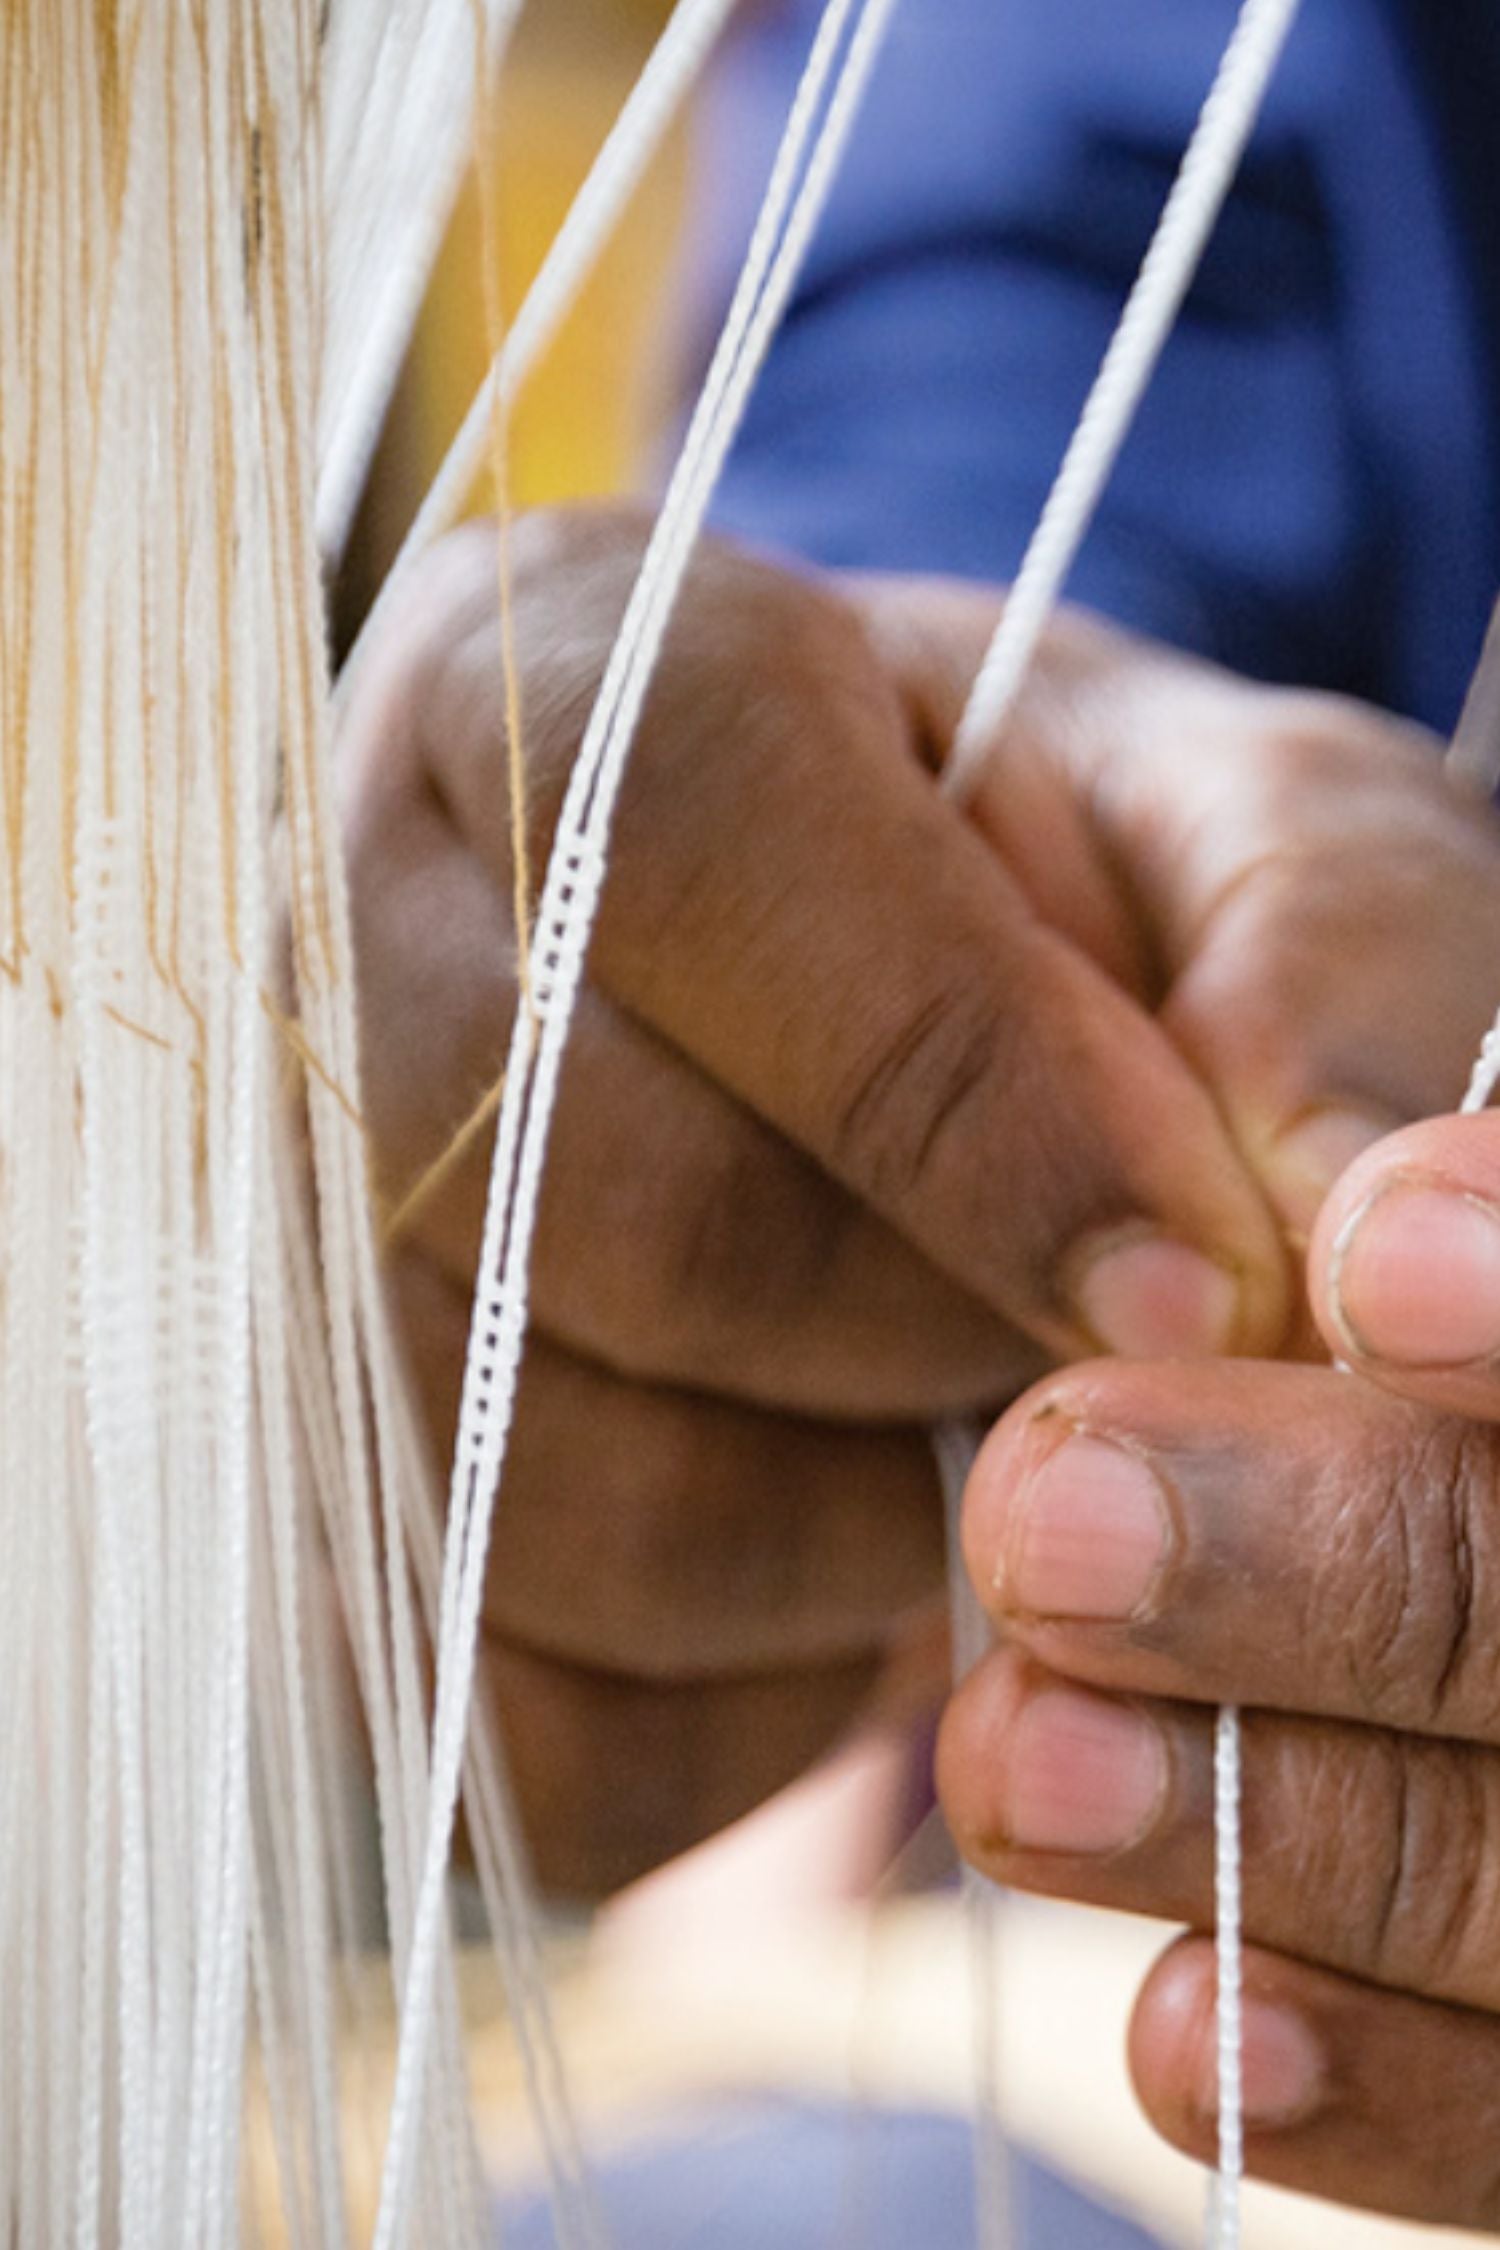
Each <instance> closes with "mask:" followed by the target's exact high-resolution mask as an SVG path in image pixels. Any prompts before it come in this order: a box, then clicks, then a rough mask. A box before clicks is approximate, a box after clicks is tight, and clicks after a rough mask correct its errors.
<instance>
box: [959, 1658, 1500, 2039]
mask: <svg viewBox="0 0 1500 2250" xmlns="http://www.w3.org/2000/svg"><path fill="white" fill-rule="evenodd" d="M1242 1726H1243V1772H1244V1789H1243V1804H1242V1815H1241V1824H1242V1837H1243V1871H1244V1873H1243V1882H1244V1928H1245V1935H1246V1937H1247V1938H1248V1939H1249V1940H1250V1941H1251V1942H1253V1943H1254V1944H1256V1945H1264V1946H1269V1947H1271V1948H1272V1949H1273V1950H1274V1951H1277V1952H1286V1953H1291V1952H1295V1953H1296V1954H1297V1955H1298V1956H1299V1957H1300V1958H1302V1959H1304V1960H1310V1961H1317V1962H1321V1963H1322V1964H1323V1965H1324V1966H1325V1967H1328V1968H1333V1969H1337V1970H1339V1971H1341V1972H1343V1973H1345V1974H1348V1975H1351V1976H1358V1977H1363V1978H1365V1979H1367V1980H1368V1981H1369V1982H1371V1983H1374V1984H1379V1985H1383V1986H1387V1987H1389V1988H1391V1989H1392V1990H1397V1991H1406V1992H1413V1993H1417V1994H1421V1995H1424V1996H1426V1997H1427V1998H1430V1999H1436V2000H1446V2001H1452V2002H1454V2003H1456V2004H1458V2005H1460V2006H1467V2007H1483V2008H1494V2007H1497V2006H1500V1887H1497V1884H1496V1881H1495V1870H1496V1868H1497V1866H1500V1755H1497V1753H1495V1752H1494V1751H1491V1750H1480V1749H1475V1748H1472V1747H1468V1746H1465V1745H1459V1744H1454V1743H1447V1742H1433V1741H1428V1740H1424V1739H1422V1738H1420V1737H1417V1736H1414V1735H1399V1734H1391V1733H1387V1732H1383V1731H1381V1730H1379V1729H1377V1728H1373V1727H1354V1726H1341V1725H1338V1724H1336V1723H1334V1722H1332V1721H1325V1720H1299V1719H1288V1718H1284V1717H1281V1716H1277V1715H1272V1714H1269V1713H1264V1712H1247V1713H1245V1714H1244V1717H1243V1721H1242ZM938 1773H939V1786H940V1790H941V1794H942V1798H943V1803H944V1806H945V1809H946V1811H947V1815H948V1819H949V1822H950V1825H951V1826H952V1828H953V1832H954V1836H955V1838H956V1840H957V1842H958V1845H959V1848H960V1850H961V1851H962V1852H963V1854H964V1856H965V1858H967V1859H969V1860H970V1861H972V1863H973V1864H974V1865H975V1866H976V1867H978V1868H979V1869H980V1870H981V1871H982V1872H983V1873H985V1874H987V1875H989V1876H991V1877H992V1878H993V1879H994V1880H995V1881H997V1882H1002V1883H1005V1884H1008V1885H1009V1886H1010V1887H1011V1888H1013V1889H1017V1890H1034V1891H1046V1892H1050V1893H1052V1894H1054V1895H1056V1896H1059V1897H1064V1898H1074V1899H1080V1900H1086V1901H1088V1902H1090V1903H1092V1904H1094V1905H1099V1906H1112V1907H1117V1908H1121V1909H1124V1910H1126V1911H1129V1912H1133V1913H1140V1914H1152V1915H1157V1916H1160V1917H1162V1918H1163V1919H1165V1920H1168V1921H1178V1922H1187V1923H1191V1924H1194V1925H1196V1926H1197V1927H1199V1928H1204V1927H1208V1926H1211V1924H1212V1922H1213V1918H1214V1822H1213V1796H1214V1716H1213V1714H1212V1713H1211V1712H1209V1711H1205V1710H1203V1709H1201V1708H1198V1707H1195V1706H1192V1705H1189V1704H1181V1703H1163V1702H1151V1701H1146V1700H1144V1699H1141V1700H1137V1699H1130V1700H1125V1699H1121V1698H1118V1697H1111V1696H1104V1695H1100V1694H1099V1693H1097V1691H1095V1690H1093V1689H1091V1688H1082V1687H1078V1686H1076V1685H1075V1684H1074V1683H1072V1682H1071V1681H1068V1680H1065V1679H1063V1678H1062V1677H1061V1676H1060V1675H1058V1674H1056V1673H1053V1672H1049V1671H1048V1670H1046V1669H1045V1668H1044V1667H1043V1666H1041V1665H1039V1664H1037V1663H1036V1662H1035V1660H1034V1659H1033V1658H1031V1657H1028V1656H1026V1655H1025V1654H1024V1653H1023V1652H1022V1651H1019V1650H1014V1649H1006V1650H1002V1651H999V1652H996V1653H995V1654H994V1655H992V1656H990V1657H989V1658H987V1659H986V1660H985V1662H984V1663H983V1664H981V1665H980V1666H979V1667H978V1668H977V1669H976V1670H975V1671H974V1672H973V1673H971V1674H970V1675H969V1676H968V1678H966V1680H965V1681H964V1683H963V1685H962V1687H961V1688H960V1689H959V1690H958V1692H957V1694H956V1696H955V1698H954V1700H953V1702H952V1704H951V1705H950V1707H949V1710H948V1712H947V1714H946V1716H945V1718H944V1722H943V1728H942V1733H941V1737H940V1746H939V1763H938Z"/></svg>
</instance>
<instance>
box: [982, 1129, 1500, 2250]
mask: <svg viewBox="0 0 1500 2250" xmlns="http://www.w3.org/2000/svg"><path fill="white" fill-rule="evenodd" d="M1456 1220H1457V1221H1462V1220H1467V1221H1468V1222H1469V1232H1470V1233H1472V1234H1474V1235H1475V1236H1476V1239H1475V1240H1474V1241H1473V1242H1472V1243H1467V1242H1466V1238H1465V1235H1464V1234H1463V1233H1461V1232H1460V1227H1459V1225H1458V1224H1457V1223H1455V1222H1456ZM1310 1289H1311V1300H1312V1305H1313V1309H1314V1311H1315V1312H1316V1314H1317V1317H1318V1319H1319V1322H1320V1323H1321V1325H1322V1327H1323V1330H1324V1333H1325V1336H1326V1338H1327V1340H1328V1343H1329V1346H1330V1348H1332V1349H1333V1350H1335V1351H1337V1352H1338V1353H1339V1354H1340V1355H1341V1356H1342V1357H1344V1358H1345V1359H1346V1361H1348V1362H1350V1363H1351V1364H1352V1366H1353V1368H1354V1370H1355V1372H1354V1374H1352V1375H1351V1374H1347V1373H1343V1372H1338V1371H1334V1370H1332V1369H1324V1368H1310V1367H1301V1368H1292V1367H1275V1366H1246V1365H1230V1366H1218V1367H1198V1368H1192V1369H1187V1368H1181V1367H1177V1368H1172V1369H1167V1368H1161V1367H1143V1366H1137V1367H1129V1366H1124V1365H1120V1364H1109V1365H1096V1366H1091V1367H1082V1368H1078V1369H1075V1370H1071V1371H1069V1372H1068V1373H1066V1374H1062V1375H1058V1376H1055V1377H1053V1378H1050V1379H1049V1380H1048V1381H1047V1382H1046V1383H1045V1384H1044V1385H1042V1386H1041V1387H1040V1388H1039V1389H1037V1390H1034V1391H1032V1392H1031V1393H1030V1394H1029V1395H1028V1396H1027V1397H1026V1398H1025V1399H1023V1400H1022V1401H1021V1402H1020V1403H1019V1404H1017V1405H1016V1406H1015V1407H1014V1408H1013V1409H1012V1410H1011V1412H1010V1413H1009V1414H1008V1415H1007V1416H1006V1417H1005V1419H1004V1420H1003V1421H1002V1422H1001V1423H1000V1425H999V1427H998V1428H997V1430H996V1431H995V1432H994V1433H993V1434H992V1436H991V1438H990V1439H989V1441H988V1443H987V1445H986V1448H985V1450H984V1452H983V1453H982V1455H981V1458H980V1460H979V1462H978V1464H977V1465H976V1469H975V1472H974V1476H973V1479H972V1482H971V1486H970V1491H969V1495H968V1507H967V1518H966V1547H967V1553H968V1558H969V1564H970V1568H971V1570H972V1573H973V1576H974V1580H975V1583H976V1585H978V1586H979V1587H980V1588H981V1589H982V1591H983V1595H984V1598H985V1600H986V1601H987V1602H988V1604H989V1606H990V1608H991V1610H992V1612H993V1614H994V1616H995V1618H996V1619H997V1621H998V1622H999V1623H1000V1624H1001V1625H1002V1626H1003V1628H1004V1632H1005V1635H1006V1640H1007V1644H1008V1645H1007V1646H1006V1647H1005V1648H1004V1649H1003V1651H997V1652H996V1653H995V1654H994V1655H992V1656H991V1657H989V1658H988V1659H987V1660H986V1662H985V1663H984V1665H983V1666H982V1667H981V1668H980V1669H979V1671H978V1672H976V1674H974V1675H973V1676H972V1677H971V1679H970V1680H969V1681H968V1682H967V1683H966V1684H965V1687H964V1688H963V1690H962V1691H961V1692H960V1694H959V1696H958V1698H957V1699H956V1701H955V1703H954V1705H953V1706H952V1708H951V1709H950V1711H949V1713H948V1715H947V1719H946V1721H945V1726H944V1733H943V1738H942V1744H941V1752H940V1759H939V1766H940V1773H941V1778H942V1785H943V1791H944V1796H945V1800H946V1804H947V1808H948V1812H949V1816H950V1819H951V1821H952V1823H953V1826H954V1829H955V1832H956V1834H957V1835H958V1837H959V1839H960V1842H961V1844H962V1846H963V1848H964V1849H965V1851H966V1852H967V1853H968V1855H969V1856H970V1857H971V1858H972V1859H973V1860H974V1861H975V1862H976V1864H978V1865H979V1866H981V1867H983V1868H985V1869H986V1870H987V1871H989V1872H990V1873H991V1874H993V1875H995V1876H997V1877H999V1878H1000V1879H1002V1880H1003V1881H1005V1882H1007V1883H1013V1884H1019V1885H1022V1886H1025V1887H1028V1888H1035V1889H1041V1890H1046V1891H1053V1892H1057V1893H1060V1894H1063V1895H1066V1896H1069V1897H1075V1898H1084V1899H1092V1900H1096V1901H1100V1902H1103V1903H1106V1904H1110V1905H1116V1906H1125V1907H1131V1908H1136V1909H1139V1910H1141V1911H1143V1912H1145V1913H1150V1914H1159V1915H1164V1916H1168V1917H1170V1918H1172V1919H1174V1920H1178V1921H1182V1922H1186V1923H1187V1924H1189V1925H1190V1926H1191V1928H1193V1929H1194V1930H1203V1929H1205V1928H1207V1927H1209V1926H1210V1925H1211V1922H1212V1914H1213V1903H1212V1884H1213V1851H1212V1833H1211V1820H1210V1808H1211V1799H1212V1765H1211V1760H1212V1729H1213V1719H1212V1712H1211V1709H1210V1708H1209V1707H1210V1706H1211V1705H1212V1704H1213V1703H1215V1702H1216V1701H1219V1700H1221V1699H1222V1700H1226V1701H1232V1702H1236V1703H1240V1704H1243V1705H1244V1706H1246V1707H1247V1716H1246V1719H1245V1734H1244V1757H1245V1774H1244V1802H1245V1883H1246V1892H1245V1929H1246V1936H1247V1939H1248V1940H1249V1943H1250V1948H1251V1950H1250V1951H1249V1953H1248V1955H1247V1962H1246V1988H1247V1994H1248V1998H1249V2006H1248V2010H1247V2017H1246V2052H1245V2069H1246V2093H1247V2110H1248V2124H1249V2128H1250V2131H1249V2139H1248V2144H1247V2153H1248V2157H1249V2160H1250V2162H1251V2164H1252V2165H1253V2167H1254V2169H1256V2170H1257V2171H1259V2172H1261V2173H1263V2174H1264V2175H1266V2176H1267V2177H1269V2178H1273V2179H1277V2180H1281V2181H1283V2182H1285V2183H1286V2184H1288V2185H1291V2186H1295V2187H1301V2188H1305V2189H1310V2190H1313V2191H1316V2192H1319V2193H1322V2194H1325V2195H1330V2196H1335V2197H1337V2198H1339V2199H1340V2200H1341V2201H1347V2202H1351V2203H1360V2204H1369V2205H1371V2206H1373V2207H1375V2208H1378V2209H1384V2210H1391V2211H1397V2212H1402V2213H1405V2214H1408V2215H1410V2216H1412V2217H1417V2218H1423V2219H1429V2220H1442V2221H1446V2222H1448V2223H1450V2224H1456V2225H1462V2226H1472V2227H1479V2228H1485V2229H1491V2230H1493V2229H1497V2228H1500V2159H1497V2156H1496V2149H1497V2146H1500V1428H1497V1427H1496V1425H1497V1424H1500V1119H1497V1118H1495V1117H1493V1116H1485V1117H1480V1118H1473V1119H1470V1118H1445V1119H1440V1120H1436V1121H1433V1122H1430V1123H1428V1124H1425V1125H1419V1126H1414V1127H1412V1128H1410V1129H1409V1130H1407V1131H1405V1132H1402V1133H1398V1134H1396V1135H1395V1136H1393V1137H1392V1138H1391V1139H1390V1140H1389V1141H1387V1142H1385V1143H1383V1144H1382V1145H1381V1146H1380V1147H1379V1148H1377V1149H1375V1150H1373V1151H1372V1152H1370V1153H1369V1154H1368V1155H1366V1156H1364V1157H1362V1158H1361V1159H1359V1160H1358V1161H1357V1162H1356V1163H1355V1164H1354V1165H1353V1166H1352V1167H1351V1168H1350V1170H1349V1171H1348V1173H1347V1174H1346V1175H1345V1176H1344V1178H1343V1179H1342V1180H1340V1182H1339V1183H1338V1185H1337V1187H1336V1188H1335V1190H1334V1192H1333V1194H1332V1196H1331V1197H1330V1199H1329V1201H1328V1203H1327V1205H1326V1206H1325V1208H1324V1211H1323V1214H1322V1216H1321V1218H1320V1220H1319V1222H1318V1227H1317V1231H1316V1235H1315V1238H1314V1242H1313V1252H1312V1261H1311V1272H1310ZM1121 1457H1123V1458H1124V1459H1126V1460H1128V1461H1129V1462H1130V1463H1131V1464H1132V1465H1133V1466H1134V1467H1135V1468H1136V1469H1137V1470H1145V1471H1147V1472H1149V1474H1150V1476H1151V1477H1152V1478H1153V1480H1154V1481H1155V1483H1156V1487H1157V1492H1158V1493H1159V1496H1160V1498H1159V1510H1160V1513H1159V1522H1158V1530H1159V1535H1160V1538H1159V1545H1158V1546H1157V1547H1156V1548H1155V1551H1154V1552H1153V1551H1151V1545H1150V1542H1149V1541H1146V1540H1144V1539H1141V1540H1135V1539H1133V1538H1132V1536H1131V1534H1130V1532H1129V1530H1128V1524H1129V1520H1130V1518H1129V1508H1128V1503H1127V1502H1126V1500H1125V1498H1124V1495H1125V1491H1126V1486H1125V1483H1124V1482H1123V1481H1122V1479H1121V1477H1120V1475H1119V1471H1118V1460H1119V1458H1121ZM1085 1526H1087V1527H1089V1536H1088V1540H1087V1544H1086V1546H1085V1544H1083V1543H1081V1541H1080V1532H1081V1530H1082V1529H1083V1527H1085ZM1101 1557H1105V1558H1113V1560H1114V1561H1115V1562H1123V1560H1124V1558H1133V1559H1134V1564H1135V1565H1136V1566H1137V1567H1135V1568H1134V1571H1133V1575H1134V1577H1135V1584H1134V1586H1133V1587H1132V1586H1131V1585H1130V1584H1129V1583H1128V1581H1129V1579H1130V1578H1131V1576H1132V1568H1131V1567H1129V1566H1128V1565H1127V1566H1126V1567H1122V1568H1121V1569H1119V1570H1115V1569H1113V1568H1112V1567H1111V1563H1110V1561H1109V1560H1108V1559H1106V1560H1104V1561H1101ZM1132 1596H1133V1598H1132ZM1110 1611H1113V1612H1115V1614H1114V1615H1110V1614H1107V1613H1108V1612H1110ZM1122 1612H1123V1613H1122ZM1101 1757H1103V1758H1104V1759H1105V1760H1106V1762H1107V1764H1108V1767H1109V1769H1110V1775H1109V1776H1105V1775H1104V1774H1103V1769H1102V1767H1101V1764H1100V1760H1101ZM1121 1775H1123V1776H1125V1777H1127V1778H1126V1781H1125V1784H1124V1786H1123V1787H1121V1788H1116V1787H1115V1786H1114V1783H1113V1779H1112V1778H1111V1777H1113V1776H1121ZM1101 1782H1102V1786H1100V1784H1101ZM1212 2040H1213V1959H1212V1948H1211V1946H1210V1944H1209V1943H1208V1942H1207V1940H1205V1939H1204V1938H1202V1937H1198V1936H1189V1937H1187V1938H1185V1939H1183V1940H1181V1941H1179V1942H1178V1943H1177V1944H1176V1945H1175V1946H1173V1947H1172V1948H1171V1949H1170V1950H1169V1951H1168V1952H1167V1954H1166V1955H1165V1957H1164V1958H1163V1960H1162V1961H1161V1962H1160V1963H1159V1964H1158V1966H1157V1968H1156V1969H1155V1971H1154V1972H1153V1974H1152V1976H1151V1977H1150V1978H1149V1980H1148V1982H1147V1984H1146V1986H1145V1989H1144V1991H1143V1993H1142V1994H1141V1996H1140V1999H1139V2001H1138V2004H1137V2008H1136V2014H1135V2020H1134V2025H1133V2028H1132V2035H1131V2054H1132V2062H1133V2066H1134V2070H1135V2076H1136V2081H1137V2085H1138V2087H1139V2090H1140V2093H1141V2096H1142V2099H1143V2101H1144V2103H1145V2105H1146V2107H1147V2109H1148V2111H1149V2112H1150V2114H1151V2115H1152V2116H1153V2118H1154V2119H1155V2120H1156V2122H1157V2123H1158V2124H1159V2125H1160V2126H1161V2128H1162V2130H1163V2131H1164V2132H1166V2133H1167V2134H1169V2135H1170V2136H1171V2137H1172V2138H1173V2139H1174V2140H1176V2141H1178V2142H1180V2143H1181V2144H1182V2145H1183V2146H1184V2147H1186V2148H1189V2149H1191V2150H1193V2151H1194V2152H1195V2153H1197V2154H1199V2155H1204V2156H1206V2155H1208V2154H1209V2152H1210V2151H1211V2148H1212V2143H1213V2102H1214V2093H1215V2074H1214V2066H1213V2057H1212Z"/></svg>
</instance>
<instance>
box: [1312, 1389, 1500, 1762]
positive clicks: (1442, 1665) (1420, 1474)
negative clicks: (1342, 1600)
mask: <svg viewBox="0 0 1500 2250" xmlns="http://www.w3.org/2000/svg"><path fill="white" fill-rule="evenodd" d="M1412 1428H1413V1438H1414V1442H1413V1443H1412V1444H1411V1445H1409V1446H1398V1447H1394V1448H1388V1449H1387V1450H1386V1451H1385V1452H1383V1453H1382V1455H1381V1457H1380V1465H1379V1474H1378V1476H1377V1478H1376V1480H1375V1484H1376V1497H1375V1505H1374V1508H1373V1511H1371V1510H1367V1509H1366V1508H1363V1507H1361V1508H1359V1509H1357V1510H1356V1509H1355V1508H1354V1507H1353V1506H1350V1507H1349V1508H1348V1509H1346V1510H1345V1511H1344V1513H1343V1516H1342V1519H1341V1529H1340V1533H1339V1535H1338V1537H1337V1540H1336V1546H1337V1548H1338V1550H1339V1552H1337V1553H1336V1554H1335V1557H1334V1566H1335V1570H1336V1571H1337V1572H1338V1574H1339V1576H1340V1578H1341V1579H1342V1580H1343V1582H1344V1583H1346V1584H1347V1585H1350V1586H1352V1587H1353V1588H1354V1589H1355V1591H1354V1599H1353V1609H1352V1613H1351V1618H1350V1631H1349V1635H1348V1638H1347V1642H1346V1646H1347V1647H1348V1649H1349V1652H1350V1669H1351V1675H1352V1683H1353V1687H1354V1690H1355V1694H1356V1697H1357V1700H1358V1704H1359V1706H1360V1708H1361V1709H1362V1710H1363V1711H1364V1712H1365V1713H1367V1714H1368V1715H1369V1716H1371V1717H1376V1718H1378V1717H1381V1716H1388V1715H1389V1714H1390V1713H1391V1712H1392V1710H1393V1709H1399V1710H1400V1712H1401V1713H1402V1715H1403V1716H1405V1717H1408V1718H1410V1719H1412V1720H1414V1721H1416V1722H1418V1723H1421V1724H1424V1725H1427V1726H1433V1727H1443V1726H1446V1725H1449V1724H1456V1725H1459V1726H1460V1727H1462V1728H1463V1730H1464V1731H1466V1732H1478V1733H1481V1734H1490V1733H1493V1732H1494V1731H1495V1730H1496V1729H1497V1728H1500V1645H1497V1637H1496V1636H1495V1635H1494V1634H1493V1633H1491V1632H1488V1631H1486V1630H1485V1629H1484V1624H1485V1616H1486V1612H1487V1610H1488V1608H1489V1606H1490V1602H1491V1584H1492V1580H1493V1547H1494V1529H1493V1515H1494V1487H1495V1459H1494V1447H1493V1440H1492V1438H1491V1435H1490V1433H1489V1432H1488V1431H1487V1430H1485V1429H1483V1428H1481V1427H1479V1426H1477V1425H1473V1424H1469V1423H1464V1422H1459V1421H1446V1420H1445V1421H1431V1422H1422V1421H1420V1420H1418V1419H1417V1418H1416V1417H1413V1423H1412Z"/></svg>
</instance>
